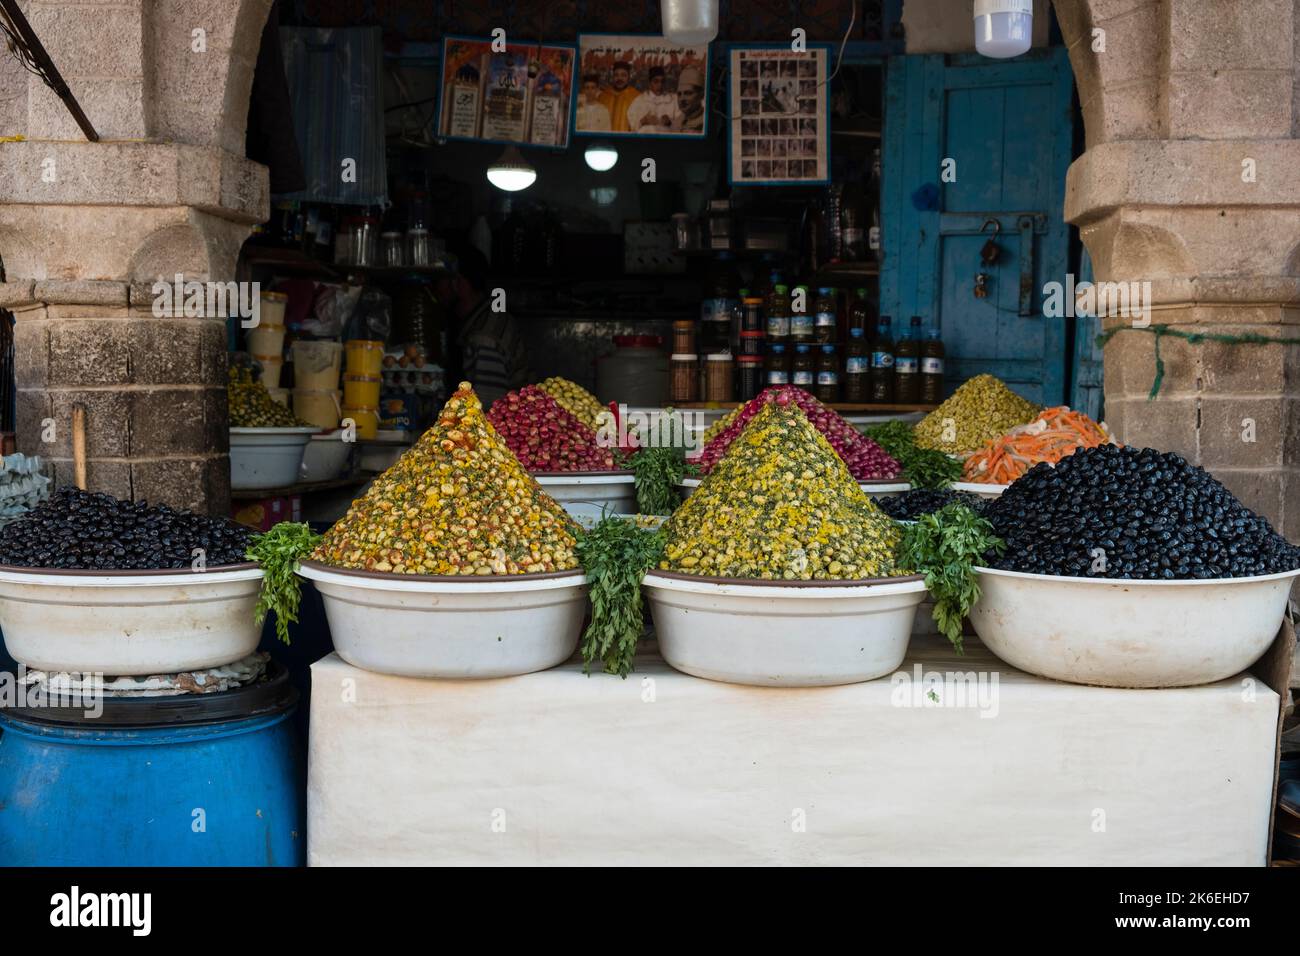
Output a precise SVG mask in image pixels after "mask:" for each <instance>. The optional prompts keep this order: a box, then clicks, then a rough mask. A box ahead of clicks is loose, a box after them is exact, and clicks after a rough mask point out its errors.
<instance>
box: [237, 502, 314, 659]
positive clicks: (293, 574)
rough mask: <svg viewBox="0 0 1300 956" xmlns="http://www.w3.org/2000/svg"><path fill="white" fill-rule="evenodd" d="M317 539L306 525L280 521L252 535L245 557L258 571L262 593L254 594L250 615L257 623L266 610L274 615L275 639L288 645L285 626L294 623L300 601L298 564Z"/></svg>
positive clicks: (312, 549)
mask: <svg viewBox="0 0 1300 956" xmlns="http://www.w3.org/2000/svg"><path fill="white" fill-rule="evenodd" d="M320 539H321V536H320V535H318V534H317V533H316V532H314V531H312V530H311V527H310V526H309V525H306V524H298V523H296V522H293V521H281V522H280V523H279V524H277V525H275V526H273V527H272V528H271V530H270V531H264V532H262V533H261V534H256V535H253V542H252V544H251V545H249V548H248V558H249V560H251V561H256V562H257V563H258V564H259V565H260V566H261V568H262V590H261V591H260V592H259V593H258V595H257V607H256V608H254V611H253V614H254V617H255V619H256V621H257V623H258V624H261V623H262V622H263V621H264V620H266V613H267V612H268V611H274V612H275V636H276V637H278V638H279V639H280V640H282V641H284V643H286V644H288V643H289V625H290V624H294V623H297V621H298V605H299V603H300V602H301V600H302V582H301V581H299V580H298V575H297V571H298V562H299V561H301V560H302V559H303V558H305V557H306V556H307V555H309V554H311V553H312V551H314V550H315V549H316V545H318V544H320Z"/></svg>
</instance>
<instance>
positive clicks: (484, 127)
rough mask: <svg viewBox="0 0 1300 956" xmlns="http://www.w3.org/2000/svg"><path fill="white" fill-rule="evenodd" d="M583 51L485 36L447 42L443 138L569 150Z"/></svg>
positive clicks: (441, 112)
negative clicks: (500, 42)
mask: <svg viewBox="0 0 1300 956" xmlns="http://www.w3.org/2000/svg"><path fill="white" fill-rule="evenodd" d="M576 63H577V48H576V47H575V46H572V45H565V44H561V43H540V44H539V43H509V44H506V46H505V49H503V50H493V49H492V41H491V40H487V39H483V38H481V37H460V36H448V37H444V38H443V41H442V91H441V94H440V97H439V102H438V126H437V129H438V135H439V136H442V137H445V138H447V139H472V140H481V141H484V142H493V143H517V144H520V145H532V146H553V147H557V148H563V147H565V146H567V145H568V144H569V134H570V131H571V116H572V106H573V84H574V67H575V64H576Z"/></svg>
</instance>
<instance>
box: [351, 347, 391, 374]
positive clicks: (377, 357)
mask: <svg viewBox="0 0 1300 956" xmlns="http://www.w3.org/2000/svg"><path fill="white" fill-rule="evenodd" d="M343 351H344V353H346V355H347V369H348V374H349V375H370V376H377V375H379V373H380V372H382V371H383V369H384V343H383V342H377V341H374V340H373V339H353V340H352V341H350V342H344V343H343Z"/></svg>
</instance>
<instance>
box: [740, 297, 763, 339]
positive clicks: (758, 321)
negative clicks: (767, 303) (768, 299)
mask: <svg viewBox="0 0 1300 956" xmlns="http://www.w3.org/2000/svg"><path fill="white" fill-rule="evenodd" d="M740 306H741V313H740V331H741V332H762V331H763V300H762V298H761V297H760V296H756V295H750V296H745V298H743V299H741V300H740Z"/></svg>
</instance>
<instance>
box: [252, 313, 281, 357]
mask: <svg viewBox="0 0 1300 956" xmlns="http://www.w3.org/2000/svg"><path fill="white" fill-rule="evenodd" d="M263 308H265V303H264V304H263ZM248 351H250V352H252V353H253V354H254V355H281V356H282V355H283V354H284V326H283V325H267V324H266V323H265V322H261V323H259V324H258V325H257V326H255V327H254V328H251V329H249V330H248Z"/></svg>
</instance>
